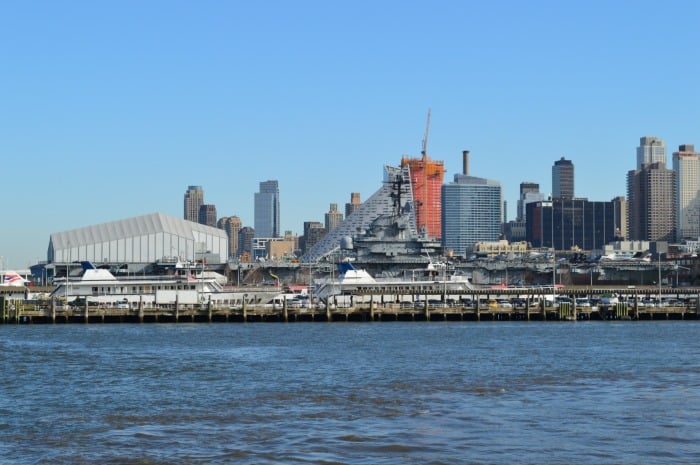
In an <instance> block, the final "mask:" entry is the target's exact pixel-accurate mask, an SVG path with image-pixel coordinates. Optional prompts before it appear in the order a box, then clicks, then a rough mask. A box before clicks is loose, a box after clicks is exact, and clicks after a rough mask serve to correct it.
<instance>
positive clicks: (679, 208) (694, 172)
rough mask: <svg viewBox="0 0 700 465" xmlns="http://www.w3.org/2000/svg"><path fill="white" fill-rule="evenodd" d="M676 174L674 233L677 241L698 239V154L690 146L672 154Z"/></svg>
mask: <svg viewBox="0 0 700 465" xmlns="http://www.w3.org/2000/svg"><path fill="white" fill-rule="evenodd" d="M673 171H674V172H675V173H676V233H677V235H678V239H679V240H680V239H695V240H697V239H698V238H699V237H700V154H698V153H697V152H695V146H694V145H692V144H685V145H681V146H680V147H679V148H678V152H673Z"/></svg>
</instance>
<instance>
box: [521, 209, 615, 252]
mask: <svg viewBox="0 0 700 465" xmlns="http://www.w3.org/2000/svg"><path fill="white" fill-rule="evenodd" d="M618 208H619V203H616V202H615V201H610V202H591V201H589V200H588V199H562V198H555V199H552V201H550V202H545V201H541V202H532V203H530V204H528V206H527V209H528V210H529V213H528V214H527V216H528V220H527V226H526V231H527V232H526V240H527V241H528V242H529V243H530V244H532V246H533V247H552V246H553V247H554V249H555V250H571V249H572V248H574V247H578V248H581V249H583V250H596V249H602V248H603V246H604V245H605V244H607V243H608V242H611V241H613V240H614V239H615V238H616V230H617V229H619V227H617V224H618V223H616V218H619V217H620V215H619V212H618V210H617V209H618Z"/></svg>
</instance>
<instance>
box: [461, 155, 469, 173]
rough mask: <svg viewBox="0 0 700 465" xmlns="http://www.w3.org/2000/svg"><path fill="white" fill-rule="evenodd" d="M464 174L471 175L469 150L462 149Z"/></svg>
mask: <svg viewBox="0 0 700 465" xmlns="http://www.w3.org/2000/svg"><path fill="white" fill-rule="evenodd" d="M462 174H463V175H465V176H469V150H463V151H462Z"/></svg>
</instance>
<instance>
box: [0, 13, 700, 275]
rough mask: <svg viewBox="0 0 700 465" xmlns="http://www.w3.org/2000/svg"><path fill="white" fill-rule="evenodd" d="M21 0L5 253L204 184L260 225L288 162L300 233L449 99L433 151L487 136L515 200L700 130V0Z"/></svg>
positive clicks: (488, 162) (288, 203)
mask: <svg viewBox="0 0 700 465" xmlns="http://www.w3.org/2000/svg"><path fill="white" fill-rule="evenodd" d="M0 8H2V10H1V11H2V13H3V17H4V18H6V25H5V27H4V28H2V30H1V31H0V38H2V42H3V44H5V47H4V51H5V52H6V53H5V63H6V65H7V67H8V69H9V70H11V72H8V73H3V75H2V76H0V84H2V85H1V86H0V89H2V91H0V92H2V98H3V109H4V111H3V112H0V154H1V155H2V156H3V161H4V164H3V168H4V170H3V173H4V176H3V180H4V183H3V184H4V187H5V191H6V193H8V195H9V196H10V199H9V201H6V202H5V205H4V209H3V212H4V215H3V219H4V223H3V224H4V226H3V228H1V229H0V257H2V260H0V262H1V265H0V266H2V267H4V268H24V267H26V266H27V265H28V264H31V263H34V262H36V261H38V260H43V259H45V257H46V250H47V245H48V240H49V235H50V234H51V233H53V232H59V231H67V230H72V229H75V228H80V227H83V226H86V225H91V224H101V223H105V222H109V221H112V220H115V219H120V218H130V217H134V216H139V215H144V214H149V213H153V212H163V213H166V214H169V215H173V216H178V217H181V216H182V213H181V212H182V208H183V207H182V203H181V202H182V192H183V188H184V187H186V186H189V185H193V184H194V185H201V186H203V187H204V189H205V190H206V202H207V203H208V204H214V205H216V207H217V211H218V214H219V215H220V216H222V217H223V216H232V215H236V216H238V217H240V218H241V220H242V222H243V224H244V225H253V219H254V218H253V202H252V201H251V199H252V196H253V193H254V192H255V191H256V189H257V184H258V182H260V181H262V180H265V179H277V180H279V185H280V190H281V192H283V194H282V200H281V202H282V203H281V205H280V210H281V218H280V231H286V230H292V231H294V232H295V233H297V234H301V232H302V231H301V228H302V225H303V223H304V222H305V221H323V214H324V212H326V211H327V209H328V205H329V204H330V203H337V204H338V205H344V204H345V203H346V202H347V201H348V198H349V195H350V193H351V192H357V193H359V194H361V196H362V198H363V199H366V198H368V197H369V196H370V195H371V194H372V192H374V191H375V190H376V187H377V185H378V183H380V182H381V166H382V165H383V164H389V165H393V166H396V165H398V163H399V162H400V160H401V158H402V157H404V156H408V157H410V158H417V157H419V156H420V155H421V150H422V146H423V145H422V142H423V138H424V134H425V132H426V131H425V129H426V128H425V115H426V112H427V111H428V109H429V108H430V109H432V114H431V124H430V133H429V141H428V143H427V150H426V153H427V155H428V156H430V157H431V159H433V160H442V161H444V168H445V179H452V177H453V176H454V174H456V173H459V172H460V171H461V162H462V159H461V154H462V151H463V150H469V151H470V152H471V158H470V163H471V167H470V172H471V173H472V174H473V175H474V176H478V177H483V178H486V179H493V180H497V181H498V182H499V183H500V185H501V186H502V189H503V195H504V199H505V200H506V201H507V202H508V212H509V219H512V218H514V216H515V212H516V204H517V200H518V197H519V193H518V186H519V185H520V183H521V182H523V181H528V182H534V183H538V184H539V185H540V191H541V192H542V193H543V194H545V195H548V194H549V193H551V191H552V188H551V173H550V168H551V165H552V163H553V162H554V161H555V160H558V159H560V158H561V157H565V158H566V159H567V160H572V161H573V163H574V164H575V165H576V195H577V196H580V197H587V198H589V199H591V200H604V201H609V200H611V199H612V198H614V197H616V196H618V195H626V174H627V172H628V171H629V170H631V169H634V167H635V165H636V154H635V150H636V147H637V144H638V141H639V138H640V137H643V136H648V135H655V136H657V137H659V138H661V139H663V140H664V141H665V143H666V146H667V147H669V149H670V148H673V149H674V150H675V148H676V147H678V146H680V145H683V144H696V146H697V144H699V143H700V142H699V141H700V130H698V128H697V125H696V124H695V122H694V120H693V118H691V117H688V114H687V111H684V112H681V111H679V110H680V109H686V108H691V109H692V108H695V107H697V106H698V103H700V92H698V91H697V89H696V84H695V76H696V75H697V71H698V67H699V66H700V65H699V64H698V63H697V61H695V60H693V59H692V57H693V56H695V55H696V54H695V52H694V43H695V38H694V35H693V33H694V32H693V29H692V28H682V27H677V23H678V19H679V18H685V17H691V18H692V17H696V16H697V13H698V12H700V6H698V5H697V4H695V3H693V2H669V3H667V4H664V5H663V6H662V7H659V6H658V5H657V4H655V3H651V2H639V3H637V4H636V5H635V7H634V8H629V7H628V6H627V5H610V4H608V3H603V2H593V3H590V2H589V3H586V4H581V5H569V4H561V3H559V2H529V3H527V4H519V3H517V2H513V3H509V4H506V5H500V4H493V5H490V4H464V5H462V4H459V3H455V2H437V3H435V4H434V5H432V6H431V8H429V9H426V8H425V7H424V5H420V4H418V3H411V2H383V3H382V4H379V5H377V4H375V3H369V2H356V3H353V4H352V5H335V4H331V5H327V4H323V3H315V2H302V3H301V4H294V5H292V4H289V5H288V4H285V3H284V2H279V3H273V4H271V5H267V4H266V5H265V6H264V7H263V6H262V5H261V6H257V5H245V4H235V5H234V4H230V5H229V4H225V3H221V4H217V3H211V4H206V5H203V6H202V5H195V4H186V3H183V4H178V5H177V6H173V5H172V4H171V3H170V2H168V3H166V2H162V1H158V0H155V1H153V2H148V3H147V4H142V3H138V4H137V3H136V2H129V1H127V2H123V3H120V4H119V5H116V4H114V5H109V4H94V3H90V2H83V1H77V2H72V3H71V4H70V8H66V6H65V4H63V3H62V2H56V3H48V4H43V5H41V7H37V6H36V5H31V4H24V3H22V2H12V1H11V2H6V3H4V4H3V6H2V7H0ZM504 8H506V9H507V10H508V11H507V14H504V10H503V9H504ZM600 11H605V14H604V15H601V14H600ZM649 11H654V15H655V33H654V34H648V33H644V32H642V31H641V30H640V28H639V25H640V24H644V23H645V22H646V21H647V19H648V14H649ZM417 24H420V25H421V27H420V31H419V32H411V33H409V32H407V31H408V30H409V29H410V28H408V25H417ZM494 25H498V34H495V33H494ZM360 30H361V31H362V33H360V32H359V31H360ZM649 61H653V62H654V63H655V66H653V67H645V72H644V73H640V72H638V70H639V67H640V63H646V62H649ZM679 64H682V65H683V66H682V67H681V68H679V69H678V70H675V68H677V67H678V65H679ZM670 164H671V162H670V160H669V159H668V158H667V159H666V165H667V166H670Z"/></svg>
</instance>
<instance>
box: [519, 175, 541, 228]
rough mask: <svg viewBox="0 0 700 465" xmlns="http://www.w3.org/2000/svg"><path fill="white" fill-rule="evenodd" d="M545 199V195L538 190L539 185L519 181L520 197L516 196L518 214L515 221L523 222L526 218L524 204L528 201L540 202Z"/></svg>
mask: <svg viewBox="0 0 700 465" xmlns="http://www.w3.org/2000/svg"><path fill="white" fill-rule="evenodd" d="M543 200H545V196H544V194H543V193H541V192H540V185H539V184H537V183H536V182H521V183H520V198H518V216H517V217H516V221H517V222H525V221H526V219H527V210H526V206H527V204H528V203H532V202H541V201H543Z"/></svg>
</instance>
